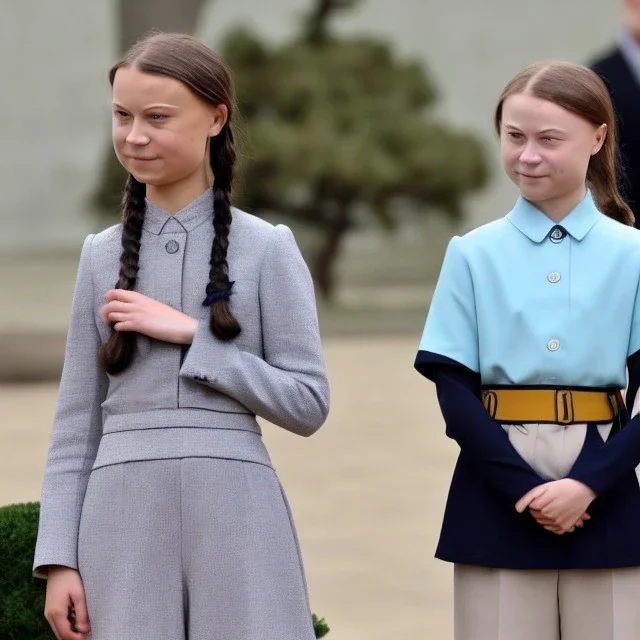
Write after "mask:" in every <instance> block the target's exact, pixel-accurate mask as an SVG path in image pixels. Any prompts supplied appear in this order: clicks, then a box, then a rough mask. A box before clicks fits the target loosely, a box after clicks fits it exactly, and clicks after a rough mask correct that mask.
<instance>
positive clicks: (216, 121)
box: [209, 104, 229, 138]
mask: <svg viewBox="0 0 640 640" xmlns="http://www.w3.org/2000/svg"><path fill="white" fill-rule="evenodd" d="M228 119H229V110H228V109H227V105H225V104H219V105H218V106H217V107H214V108H213V109H212V110H211V123H210V125H209V137H210V138H214V137H215V136H217V135H218V134H219V133H220V131H222V127H224V125H225V124H226V123H227V120H228Z"/></svg>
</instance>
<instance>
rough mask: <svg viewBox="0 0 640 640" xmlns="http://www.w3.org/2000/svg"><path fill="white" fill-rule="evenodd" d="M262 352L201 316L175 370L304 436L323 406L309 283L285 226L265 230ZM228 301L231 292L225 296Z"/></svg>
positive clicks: (322, 415)
mask: <svg viewBox="0 0 640 640" xmlns="http://www.w3.org/2000/svg"><path fill="white" fill-rule="evenodd" d="M259 299H260V316H259V318H260V323H261V329H262V339H263V354H264V357H263V358H260V357H257V356H255V355H253V354H251V353H247V352H245V351H242V350H241V349H240V348H239V347H238V346H237V345H236V344H235V342H234V341H227V342H225V341H221V340H219V339H217V338H216V337H215V336H214V335H213V334H212V333H211V331H210V329H209V327H208V326H207V323H204V322H201V323H200V325H199V327H198V330H197V331H196V334H195V336H194V339H193V343H192V345H191V347H190V348H189V351H188V353H187V356H186V358H185V360H184V363H183V365H182V368H181V370H180V375H181V376H184V377H187V378H191V379H193V380H195V381H197V382H200V383H201V384H205V385H207V386H209V387H211V388H212V389H215V390H216V391H219V392H221V393H224V394H226V395H228V396H230V397H232V398H234V399H235V400H237V401H238V402H240V403H242V404H243V405H244V406H245V407H247V408H248V409H249V410H250V411H252V412H253V413H255V414H256V415H258V416H260V417H262V418H265V419H266V420H269V421H270V422H272V423H274V424H276V425H278V426H280V427H283V428H284V429H287V430H289V431H292V432H293V433H296V434H298V435H303V436H309V435H311V434H312V433H314V432H315V431H316V430H317V429H318V428H320V426H321V425H322V424H323V422H324V421H325V419H326V417H327V414H328V411H329V383H328V379H327V372H326V366H325V362H324V357H323V354H322V346H321V343H320V331H319V327H318V317H317V311H316V303H315V294H314V289H313V282H312V279H311V276H310V274H309V270H308V268H307V265H306V264H305V262H304V260H303V258H302V255H301V254H300V251H299V249H298V246H297V245H296V242H295V239H294V237H293V234H292V233H291V231H290V230H289V228H288V227H286V226H284V225H278V226H277V227H275V228H274V229H273V233H272V237H271V241H270V245H269V246H268V247H267V249H266V253H265V257H264V259H263V262H262V265H261V269H260V284H259ZM232 301H233V298H232Z"/></svg>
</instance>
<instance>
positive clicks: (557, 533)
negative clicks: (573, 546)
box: [544, 526, 564, 536]
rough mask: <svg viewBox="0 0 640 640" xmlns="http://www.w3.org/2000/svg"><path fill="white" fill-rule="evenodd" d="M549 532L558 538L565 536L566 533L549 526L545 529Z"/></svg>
mask: <svg viewBox="0 0 640 640" xmlns="http://www.w3.org/2000/svg"><path fill="white" fill-rule="evenodd" d="M544 528H545V529H546V530H547V531H550V532H551V533H555V534H556V535H558V536H561V535H563V534H564V531H563V530H562V529H560V528H558V527H556V526H548V527H544Z"/></svg>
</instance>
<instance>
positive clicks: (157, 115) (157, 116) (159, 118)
mask: <svg viewBox="0 0 640 640" xmlns="http://www.w3.org/2000/svg"><path fill="white" fill-rule="evenodd" d="M149 117H150V118H151V120H154V121H155V122H161V121H162V120H166V119H167V116H165V115H164V114H162V113H152V114H151V115H150V116H149Z"/></svg>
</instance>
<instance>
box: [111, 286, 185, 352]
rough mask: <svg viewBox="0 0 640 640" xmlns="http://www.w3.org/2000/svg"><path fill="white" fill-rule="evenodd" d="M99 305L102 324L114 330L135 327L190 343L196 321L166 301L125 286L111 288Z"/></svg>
mask: <svg viewBox="0 0 640 640" xmlns="http://www.w3.org/2000/svg"><path fill="white" fill-rule="evenodd" d="M105 297H106V299H107V304H105V305H104V306H103V307H102V308H101V309H100V317H101V318H102V319H103V320H104V322H105V323H106V324H113V325H114V327H113V328H114V329H115V330H116V331H136V332H137V333H142V334H144V335H146V336H149V337H150V338H155V339H156V340H162V341H163V342H171V343H173V344H191V343H192V342H193V336H194V335H195V332H196V329H197V328H198V321H197V320H196V319H195V318H192V317H191V316H188V315H186V314H185V313H182V311H178V310H177V309H174V308H173V307H170V306H169V305H166V304H162V302H158V301H157V300H154V299H153V298H149V297H147V296H144V295H142V294H141V293H138V292H137V291H126V290H125V289H112V290H111V291H108V292H107V295H106V296H105Z"/></svg>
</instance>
